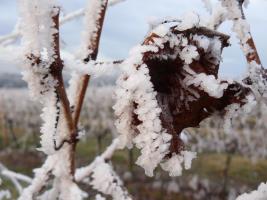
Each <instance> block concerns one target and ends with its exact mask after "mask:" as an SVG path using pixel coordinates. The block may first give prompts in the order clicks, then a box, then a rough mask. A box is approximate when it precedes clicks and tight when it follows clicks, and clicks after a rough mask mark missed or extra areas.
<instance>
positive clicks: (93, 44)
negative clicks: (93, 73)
mask: <svg viewBox="0 0 267 200" xmlns="http://www.w3.org/2000/svg"><path fill="white" fill-rule="evenodd" d="M107 5H108V0H106V3H105V4H104V6H103V7H102V8H101V12H100V13H99V16H100V17H99V18H98V19H96V20H97V21H96V22H95V24H96V27H97V30H96V34H92V35H89V37H90V38H89V44H87V45H88V46H87V48H88V50H89V49H90V50H91V53H89V54H88V55H87V56H86V57H85V58H84V63H88V62H89V61H90V60H96V58H97V54H98V46H99V41H100V36H101V32H102V27H103V23H104V18H105V14H106V10H107ZM96 12H99V11H96ZM89 80H90V76H89V75H84V76H83V77H82V79H81V81H80V83H81V85H80V88H79V90H78V91H77V96H76V98H75V110H74V114H73V119H74V125H75V127H77V125H78V121H79V118H80V113H81V108H82V104H83V101H84V97H85V94H86V89H87V86H88V83H89Z"/></svg>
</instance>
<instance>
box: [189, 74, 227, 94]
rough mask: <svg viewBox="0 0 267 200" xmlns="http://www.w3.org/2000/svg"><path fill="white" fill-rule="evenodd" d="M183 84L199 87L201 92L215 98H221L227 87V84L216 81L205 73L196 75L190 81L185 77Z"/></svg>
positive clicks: (212, 76)
mask: <svg viewBox="0 0 267 200" xmlns="http://www.w3.org/2000/svg"><path fill="white" fill-rule="evenodd" d="M185 84H186V85H187V86H190V85H194V86H196V87H199V86H200V88H201V89H202V90H204V91H205V92H207V93H208V94H209V95H210V96H212V97H215V98H220V97H222V96H223V92H224V90H225V89H226V88H227V87H228V83H221V80H220V79H216V78H215V76H214V75H207V74H205V73H200V74H196V75H194V76H192V78H191V79H190V78H188V77H187V81H186V82H185Z"/></svg>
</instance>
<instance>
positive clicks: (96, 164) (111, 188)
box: [75, 139, 131, 200]
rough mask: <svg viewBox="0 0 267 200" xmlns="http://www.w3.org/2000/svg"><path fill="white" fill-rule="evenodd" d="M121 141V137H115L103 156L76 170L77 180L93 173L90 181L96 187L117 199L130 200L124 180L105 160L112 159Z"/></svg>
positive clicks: (82, 179)
mask: <svg viewBox="0 0 267 200" xmlns="http://www.w3.org/2000/svg"><path fill="white" fill-rule="evenodd" d="M119 143H120V140H119V139H114V140H113V142H112V143H111V145H110V146H109V147H108V148H107V149H106V150H105V151H104V152H103V153H102V154H101V156H98V157H96V158H95V160H94V161H93V162H92V163H91V164H90V165H88V166H86V167H82V168H80V169H78V170H76V173H75V180H76V181H77V182H80V181H84V180H85V179H86V178H87V177H89V176H91V175H92V178H93V180H90V182H89V183H90V184H91V185H92V186H93V187H94V189H96V190H98V191H100V192H102V193H104V194H107V195H111V196H112V197H113V199H115V200H130V199H131V197H130V195H129V194H128V192H127V191H126V190H125V189H124V187H123V184H122V181H121V180H120V179H119V177H118V176H117V175H116V173H115V172H114V171H113V169H112V167H111V166H110V165H109V164H108V163H106V162H105V160H110V158H111V157H112V155H113V153H114V152H115V150H117V149H118V147H119ZM114 180H115V181H114Z"/></svg>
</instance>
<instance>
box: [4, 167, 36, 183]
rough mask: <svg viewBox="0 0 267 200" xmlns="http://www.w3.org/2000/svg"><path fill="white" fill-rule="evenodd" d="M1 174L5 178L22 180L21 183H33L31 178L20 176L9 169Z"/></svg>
mask: <svg viewBox="0 0 267 200" xmlns="http://www.w3.org/2000/svg"><path fill="white" fill-rule="evenodd" d="M1 173H2V175H3V176H6V177H10V178H15V179H17V180H20V181H23V182H26V183H31V182H32V179H31V178H30V177H28V176H25V175H23V174H19V173H16V172H13V171H10V170H8V169H4V170H3V171H2V172H1ZM0 182H1V181H0Z"/></svg>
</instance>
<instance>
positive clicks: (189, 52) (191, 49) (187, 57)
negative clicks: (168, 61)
mask: <svg viewBox="0 0 267 200" xmlns="http://www.w3.org/2000/svg"><path fill="white" fill-rule="evenodd" d="M180 57H181V59H182V60H184V62H185V64H191V63H192V62H193V60H198V58H199V54H198V52H197V48H196V47H195V46H193V45H188V46H186V47H184V48H183V50H182V52H181V53H180Z"/></svg>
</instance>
